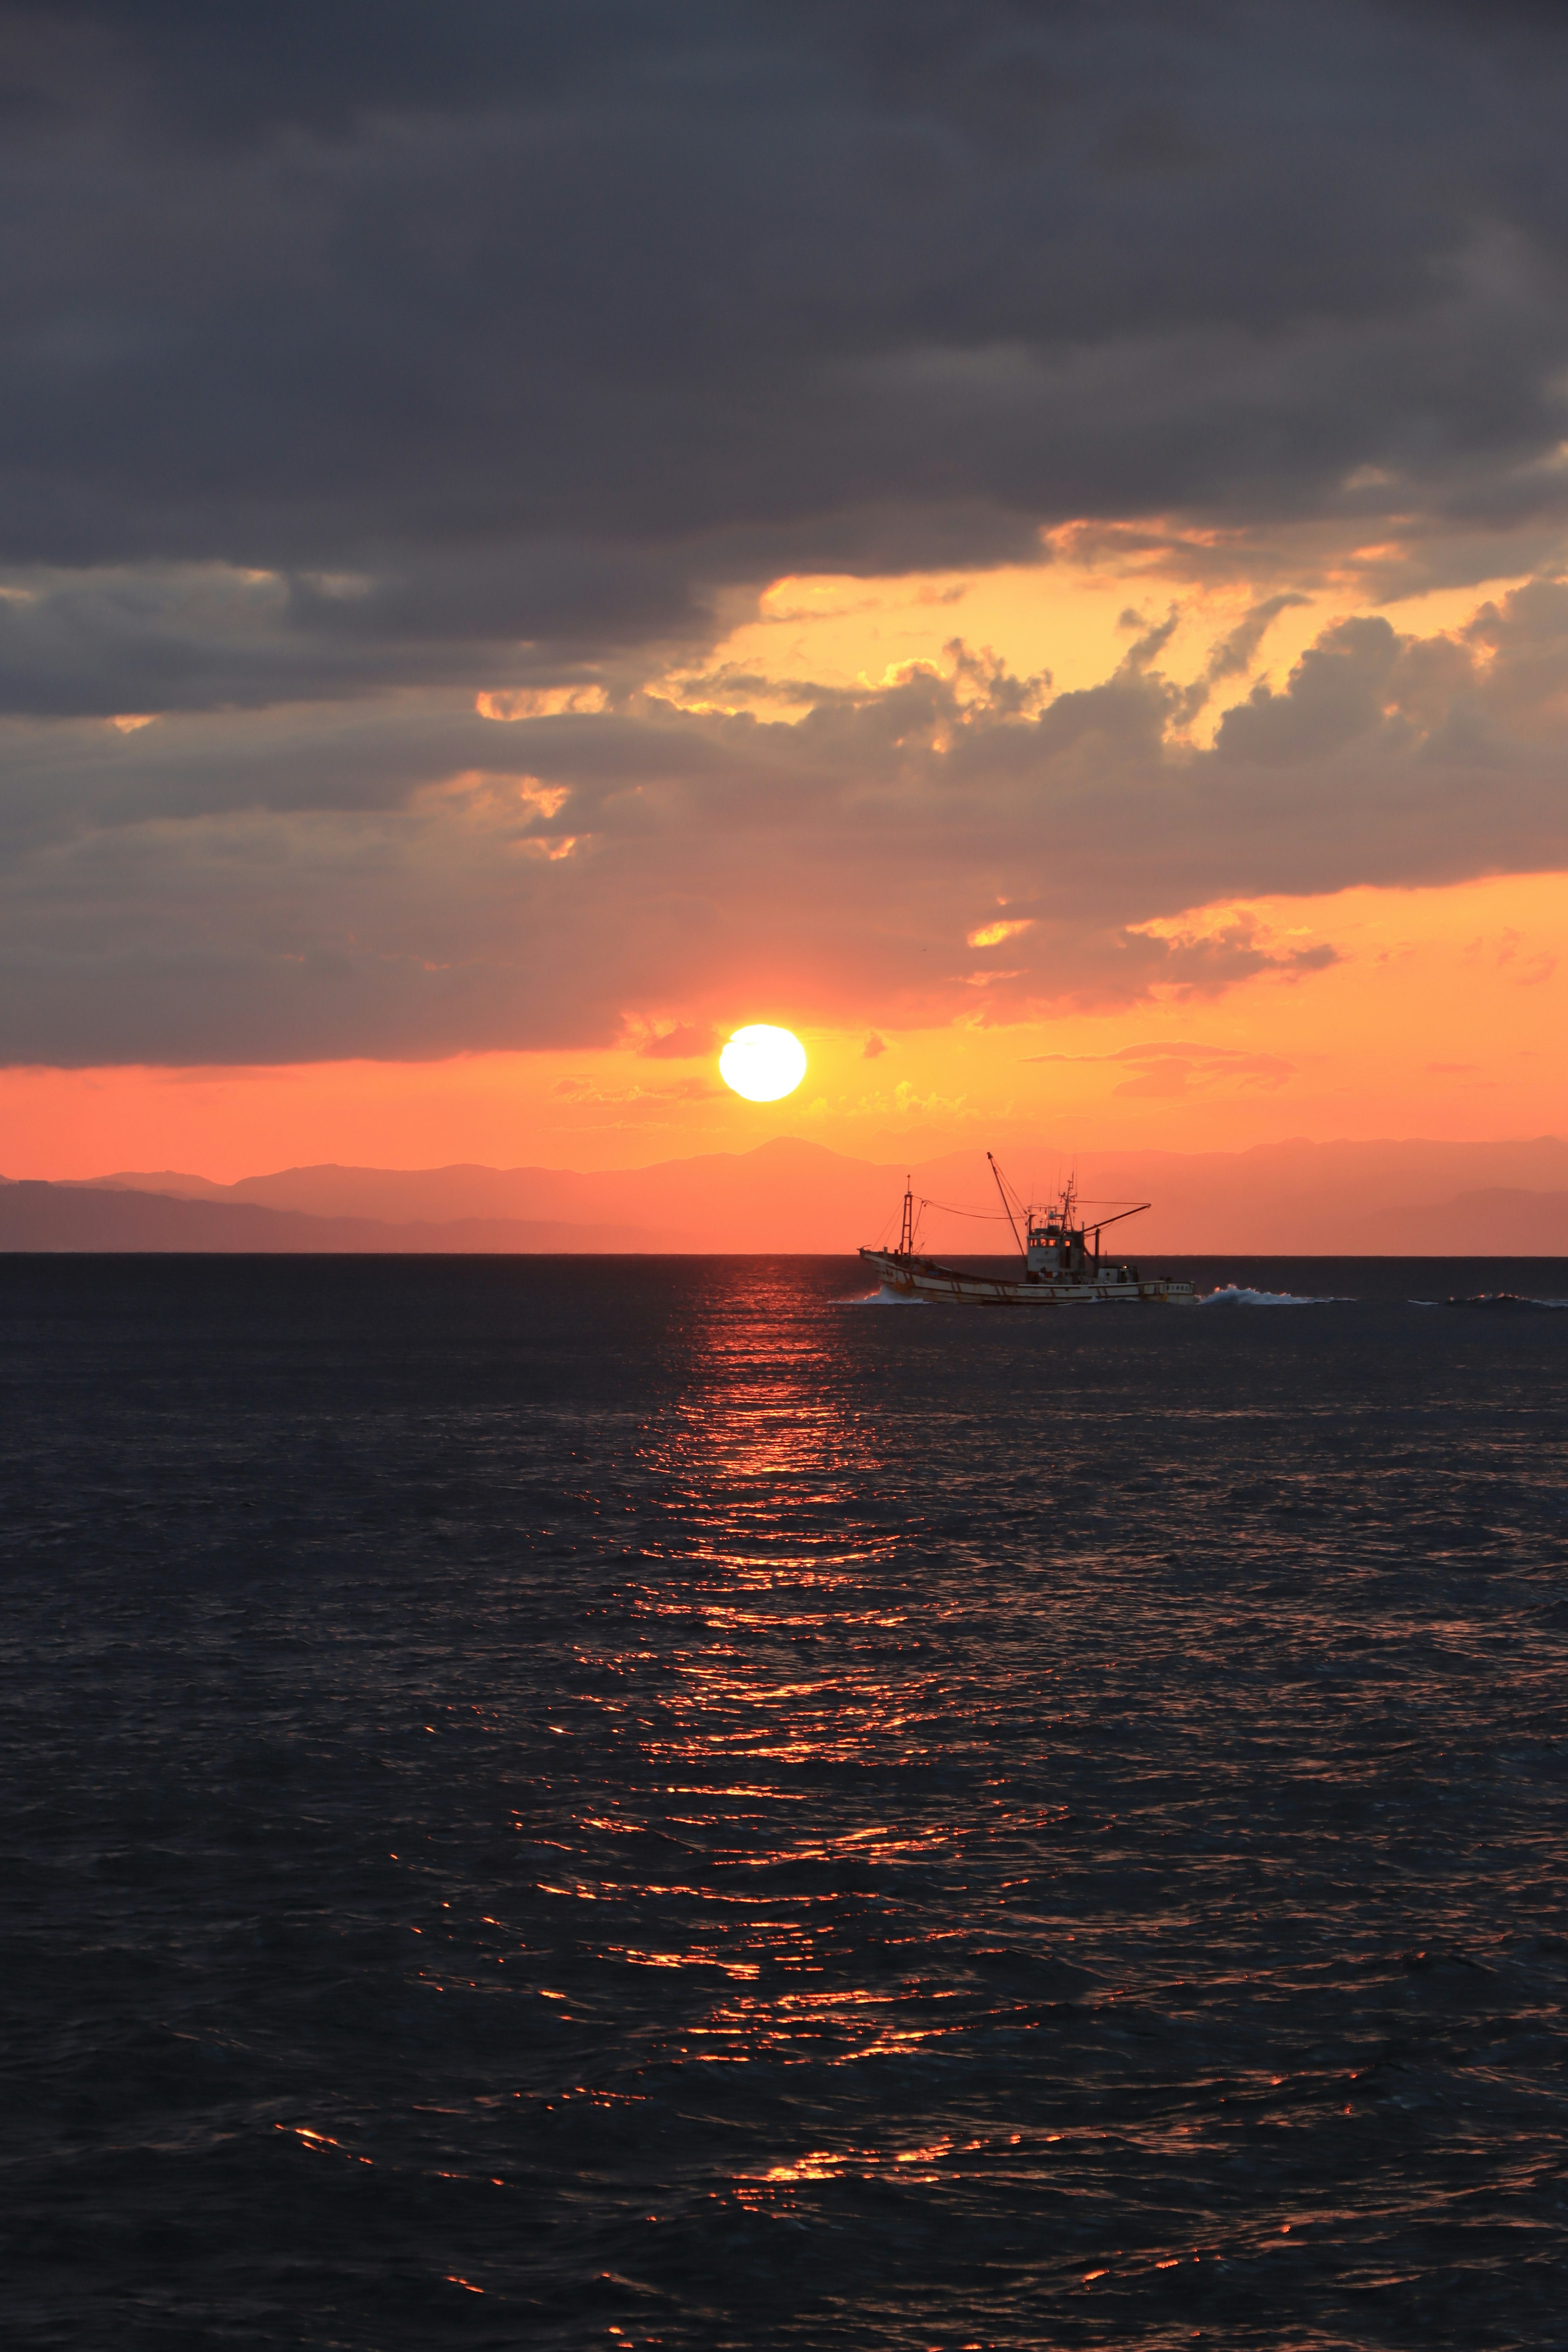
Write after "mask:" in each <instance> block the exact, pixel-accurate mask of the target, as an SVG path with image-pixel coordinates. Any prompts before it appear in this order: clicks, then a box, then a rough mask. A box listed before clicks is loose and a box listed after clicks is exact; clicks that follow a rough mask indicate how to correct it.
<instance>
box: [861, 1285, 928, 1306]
mask: <svg viewBox="0 0 1568 2352" xmlns="http://www.w3.org/2000/svg"><path fill="white" fill-rule="evenodd" d="M839 1303H840V1305H841V1306H844V1307H929V1306H930V1305H931V1300H930V1299H929V1298H911V1297H910V1295H909V1293H908V1291H907V1290H889V1289H888V1288H887V1286H885V1285H884V1286H883V1287H882V1288H881V1289H880V1290H872V1291H868V1292H864V1293H863V1294H862V1295H861V1296H860V1297H858V1298H846V1299H842V1300H841V1301H840V1302H839Z"/></svg>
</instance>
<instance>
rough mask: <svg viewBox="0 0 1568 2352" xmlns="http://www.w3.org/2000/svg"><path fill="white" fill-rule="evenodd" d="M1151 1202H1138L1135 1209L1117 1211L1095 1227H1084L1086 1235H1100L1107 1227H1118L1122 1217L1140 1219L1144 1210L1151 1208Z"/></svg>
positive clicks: (1101, 1220)
mask: <svg viewBox="0 0 1568 2352" xmlns="http://www.w3.org/2000/svg"><path fill="white" fill-rule="evenodd" d="M1153 1205H1154V1204H1153V1202H1152V1201H1140V1202H1139V1203H1138V1205H1137V1207H1136V1208H1135V1209H1118V1211H1117V1212H1116V1214H1115V1215H1114V1216H1113V1217H1101V1219H1100V1223H1098V1224H1097V1225H1085V1227H1084V1232H1085V1233H1086V1234H1102V1233H1103V1232H1104V1231H1105V1228H1106V1227H1107V1225H1119V1224H1120V1223H1121V1220H1122V1219H1123V1217H1141V1216H1142V1213H1143V1212H1144V1210H1145V1209H1150V1208H1152V1207H1153Z"/></svg>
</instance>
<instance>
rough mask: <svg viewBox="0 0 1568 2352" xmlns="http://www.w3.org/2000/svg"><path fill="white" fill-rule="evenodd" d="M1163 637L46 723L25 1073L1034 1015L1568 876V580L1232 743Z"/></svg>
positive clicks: (6, 1045) (15, 749) (1261, 710)
mask: <svg viewBox="0 0 1568 2352" xmlns="http://www.w3.org/2000/svg"><path fill="white" fill-rule="evenodd" d="M1158 634H1159V633H1157V632H1156V633H1152V635H1151V636H1150V637H1149V638H1148V639H1145V640H1144V641H1143V642H1142V643H1141V644H1139V645H1136V646H1133V648H1132V649H1131V652H1130V654H1129V655H1128V656H1127V657H1126V659H1125V660H1124V661H1123V663H1122V665H1121V667H1120V668H1119V669H1118V670H1117V672H1116V673H1115V675H1114V676H1113V677H1110V678H1109V679H1107V680H1106V681H1105V682H1104V683H1103V684H1102V685H1100V686H1098V687H1095V688H1089V689H1087V690H1083V691H1079V692H1071V693H1063V694H1058V695H1056V696H1055V697H1054V698H1051V697H1048V696H1047V693H1046V690H1045V689H1044V688H1043V686H1042V685H1041V684H1040V682H1039V681H1026V680H1019V679H1016V678H1014V677H1009V676H1008V675H1007V674H1006V672H1005V670H1002V669H1000V668H999V667H995V666H993V665H988V664H986V663H984V662H983V661H980V660H977V659H975V658H974V657H973V656H969V655H968V654H967V653H966V652H965V651H964V649H963V647H962V646H961V645H959V644H958V643H957V642H956V641H955V642H954V644H953V645H952V646H950V647H949V649H948V656H947V661H946V664H945V666H944V667H942V668H940V669H939V668H937V667H934V666H932V667H927V666H916V667H911V668H910V670H908V671H907V672H906V673H904V674H903V675H902V676H901V677H900V678H898V679H897V680H895V681H894V682H893V683H891V684H888V685H884V686H882V687H879V688H863V689H859V690H857V691H853V692H847V691H842V690H839V691H832V690H828V689H826V688H818V689H816V691H815V693H814V694H812V695H811V698H810V699H809V702H808V704H807V706H806V707H805V709H803V712H802V715H801V716H800V717H799V719H796V720H795V721H794V722H793V723H786V722H784V721H783V720H776V719H757V718H755V717H752V716H750V715H746V714H744V713H742V714H739V715H726V714H724V713H722V712H715V711H701V710H689V709H683V708H681V707H679V706H678V705H676V704H674V703H671V702H669V701H668V700H662V699H660V698H657V697H655V696H652V695H646V694H645V695H639V696H635V697H631V698H627V700H626V702H625V704H624V705H623V707H621V708H619V709H609V710H606V711H605V712H602V713H593V714H575V715H572V714H563V715H561V716H557V717H553V718H535V719H522V720H519V721H517V722H514V723H510V724H497V723H492V722H489V721H487V720H485V719H480V718H479V717H477V716H476V715H475V714H474V713H473V711H472V710H471V709H467V708H464V707H462V706H461V705H460V704H458V703H457V702H456V701H454V700H453V699H451V698H447V699H446V700H445V701H443V700H441V699H440V698H432V697H417V698H401V699H400V698H388V699H386V700H384V701H382V702H377V703H374V704H372V705H364V704H353V705H349V706H337V707H333V708H329V709H326V710H323V709H322V708H321V706H308V707H306V708H304V709H287V710H281V711H273V712H268V713H261V714H252V715H251V716H250V717H249V718H248V719H247V721H246V723H245V726H244V729H243V732H242V734H241V736H240V738H239V740H237V741H235V740H232V739H233V736H234V727H235V722H234V721H232V720H231V719H226V718H222V717H219V718H211V717H191V718H186V719H172V720H168V721H164V722H161V723H160V724H158V725H156V726H150V727H147V728H143V729H141V730H137V731H136V732H134V733H132V734H129V735H125V736H121V735H119V734H117V733H115V732H114V731H113V730H110V729H107V728H105V727H103V726H102V725H101V724H98V723H91V724H89V723H85V722H75V723H72V724H70V725H65V724H62V723H59V722H56V723H54V724H52V725H42V724H39V723H37V722H33V723H32V724H31V725H30V726H27V727H24V726H22V725H21V724H20V723H18V722H13V724H12V728H11V730H10V744H9V750H10V765H11V768H12V772H13V775H14V778H15V779H16V784H15V789H14V791H13V795H12V801H11V835H10V841H9V843H8V845H6V846H7V848H8V852H9V854H8V855H7V856H6V858H5V877H4V878H0V916H3V922H0V931H3V934H4V939H5V947H4V949H3V950H0V1055H4V1056H5V1058H7V1059H11V1060H27V1059H37V1060H51V1061H59V1062H67V1063H70V1062H76V1063H82V1062H90V1061H92V1060H95V1059H107V1060H118V1059H137V1058H143V1057H147V1058H158V1057H162V1058H167V1059H170V1060H173V1061H190V1062H204V1061H221V1060H225V1059H235V1060H272V1059H292V1058H296V1057H300V1058H315V1057H322V1056H326V1057H331V1056H335V1055H356V1054H376V1055H399V1054H407V1055H438V1054H443V1053H448V1052H453V1051H458V1050H461V1049H463V1048H480V1047H492V1048H495V1047H505V1046H545V1045H593V1044H595V1043H602V1042H606V1041H608V1040H609V1039H610V1038H612V1037H613V1036H615V1035H616V1034H617V1032H618V1031H619V1030H620V1028H621V1026H622V1022H623V1016H625V1015H626V1014H628V1013H641V1014H643V1015H644V1016H645V1017H646V1016H648V1015H650V1014H651V1015H653V1016H656V1017H655V1018H654V1020H653V1023H652V1026H651V1029H650V1031H649V1034H648V1038H647V1043H646V1045H645V1047H644V1050H645V1051H647V1052H648V1053H650V1054H651V1055H653V1056H654V1057H655V1058H663V1057H669V1058H683V1057H685V1056H686V1055H687V1054H688V1052H689V1050H698V1049H700V1046H701V1045H704V1044H706V1043H707V1042H710V1030H709V1024H710V1023H712V1022H719V1023H721V1024H722V1023H724V1022H727V1021H733V1020H736V1019H740V1018H768V1017H775V1018H793V1019H795V1020H805V1021H809V1020H812V1019H816V1020H822V1021H827V1022H835V1021H858V1020H861V1019H863V1018H865V1017H867V1016H868V1013H873V1012H874V1013H876V1015H877V1017H879V1018H880V1019H883V1020H888V1021H896V1022H905V1023H914V1022H919V1021H930V1020H942V1019H946V1018H950V1017H952V1015H953V1014H954V1013H957V1012H959V1011H962V1010H965V1009H978V1008H981V1007H984V1008H985V1009H986V1011H987V1012H988V1013H990V1014H992V1015H993V1016H994V1017H999V1018H1017V1017H1019V1016H1020V1015H1022V1014H1023V1013H1026V1011H1028V1010H1029V1009H1031V1008H1032V1007H1036V1006H1038V1005H1041V1004H1044V1003H1078V1004H1080V1005H1087V1006H1110V1005H1115V1004H1121V1003H1132V1002H1135V1001H1136V1000H1137V999H1138V998H1140V997H1141V996H1143V995H1145V994H1147V993H1148V992H1150V991H1151V990H1152V989H1155V988H1164V989H1167V990H1171V989H1173V990H1175V991H1177V992H1184V993H1188V994H1200V995H1201V994H1212V993H1215V992H1219V991H1220V990H1222V989H1224V988H1226V987H1228V986H1230V985H1231V984H1233V983H1234V982H1237V981H1240V980H1245V979H1247V978H1250V977H1252V976H1253V975H1255V974H1258V973H1266V974H1267V973H1272V974H1274V975H1276V976H1277V977H1278V978H1279V980H1280V981H1282V982H1289V981H1291V980H1296V979H1300V978H1301V977H1302V976H1304V975H1305V974H1308V973H1310V972H1311V971H1315V970H1319V969H1321V968H1322V967H1323V966H1324V965H1325V964H1326V963H1329V962H1331V961H1333V960H1334V958H1335V954H1336V950H1335V948H1334V945H1333V942H1332V941H1331V940H1313V941H1311V942H1310V943H1305V942H1291V941H1289V940H1286V941H1280V940H1278V939H1274V938H1270V937H1269V936H1268V935H1267V934H1265V933H1264V932H1263V931H1262V930H1260V929H1259V928H1258V925H1257V923H1256V921H1255V920H1253V919H1249V918H1248V917H1247V916H1246V915H1245V913H1243V914H1239V915H1237V916H1236V917H1234V918H1232V919H1225V920H1222V921H1220V922H1219V924H1218V927H1217V928H1215V927H1214V926H1213V925H1211V926H1209V927H1206V928H1205V927H1198V928H1196V929H1193V928H1191V927H1189V928H1187V929H1184V928H1183V926H1182V924H1181V923H1180V921H1179V920H1173V919H1175V918H1179V917H1180V916H1181V915H1182V913H1183V911H1184V910H1185V909H1190V908H1195V907H1198V906H1201V905H1203V904H1205V903H1212V902H1215V901H1216V900H1225V899H1227V898H1240V899H1246V898H1256V897H1259V896H1263V895H1268V894H1275V893H1292V892H1307V891H1310V892H1332V891H1334V890H1338V889H1342V888H1344V887H1348V886H1350V885H1352V884H1355V883H1362V882H1371V883H1383V884H1394V885H1408V884H1419V883H1441V882H1447V881H1454V880H1457V879H1459V878H1462V877H1466V876H1469V875H1473V874H1475V873H1477V872H1485V871H1510V870H1524V869H1527V868H1530V867H1537V868H1540V867H1551V866H1568V794H1565V793H1564V790H1563V698H1564V694H1565V692H1568V587H1564V586H1562V585H1555V584H1552V583H1533V584H1531V586H1529V587H1527V588H1524V589H1521V590H1519V591H1517V592H1515V593H1513V594H1511V595H1510V596H1509V597H1508V598H1506V599H1505V600H1504V601H1503V602H1502V603H1501V604H1487V605H1483V606H1482V607H1481V608H1480V609H1479V611H1478V612H1477V614H1476V615H1475V618H1474V619H1473V621H1472V622H1471V624H1470V625H1469V626H1468V629H1467V630H1465V631H1464V632H1461V633H1458V634H1454V635H1440V636H1433V637H1426V638H1422V637H1418V636H1413V635H1401V634H1400V633H1398V632H1396V631H1395V630H1394V628H1393V627H1391V625H1389V623H1388V622H1387V621H1386V620H1384V619H1383V618H1382V617H1380V616H1376V615H1373V616H1367V617H1363V618H1358V619H1352V620H1348V621H1344V622H1340V623H1337V624H1335V625H1331V627H1329V628H1327V629H1326V630H1324V631H1323V632H1322V634H1321V635H1320V637H1319V638H1318V640H1317V642H1316V644H1315V645H1313V646H1310V648H1309V649H1308V651H1307V652H1306V653H1305V654H1304V656H1302V658H1301V660H1300V662H1299V663H1298V664H1297V666H1296V667H1295V668H1294V669H1293V670H1292V672H1291V673H1290V676H1289V678H1288V679H1287V680H1286V681H1285V682H1284V683H1283V684H1282V685H1280V686H1279V687H1278V688H1276V687H1272V686H1270V685H1268V683H1263V684H1260V685H1258V686H1257V687H1255V688H1253V689H1252V690H1251V692H1250V693H1247V694H1245V695H1244V696H1242V698H1240V699H1238V700H1237V701H1236V702H1234V703H1232V704H1231V705H1230V706H1229V708H1227V709H1224V710H1223V712H1222V715H1221V717H1220V719H1219V723H1218V726H1217V730H1215V735H1214V740H1213V744H1212V747H1211V748H1203V747H1201V746H1200V745H1198V744H1196V743H1194V740H1193V739H1192V738H1191V736H1190V735H1189V734H1188V733H1186V732H1185V731H1184V730H1185V727H1186V724H1187V722H1188V721H1190V719H1192V718H1193V716H1194V701H1195V699H1196V698H1197V696H1198V695H1200V694H1202V693H1203V692H1204V690H1205V689H1204V688H1203V687H1202V686H1201V685H1200V686H1199V687H1198V688H1195V689H1194V688H1191V687H1184V686H1181V685H1178V684H1176V683H1173V681H1171V680H1169V679H1167V678H1166V677H1164V676H1163V675H1162V673H1161V672H1160V670H1159V668H1158V667H1156V666H1155V662H1154V660H1153V659H1152V657H1151V655H1150V651H1149V648H1150V647H1151V646H1152V645H1153V643H1154V637H1155V636H1156V635H1158ZM1222 650H1223V649H1222ZM1220 666H1221V667H1223V663H1221V665H1220ZM1212 667H1215V665H1214V664H1211V668H1212ZM794 690H795V692H796V693H798V694H801V695H803V696H804V695H805V694H806V692H807V689H806V688H804V687H800V688H795V689H794ZM994 929H997V930H999V931H1000V934H1001V935H1000V936H996V937H993V936H992V932H993V930H994ZM972 936H973V944H968V942H969V941H970V940H971V938H972ZM693 1041H697V1042H696V1045H694V1043H693Z"/></svg>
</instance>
